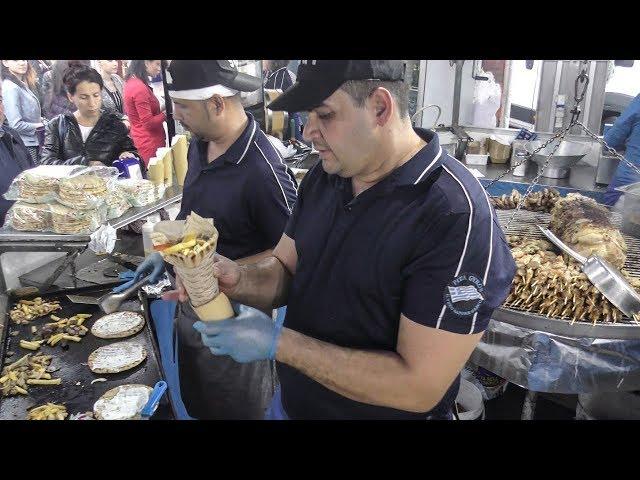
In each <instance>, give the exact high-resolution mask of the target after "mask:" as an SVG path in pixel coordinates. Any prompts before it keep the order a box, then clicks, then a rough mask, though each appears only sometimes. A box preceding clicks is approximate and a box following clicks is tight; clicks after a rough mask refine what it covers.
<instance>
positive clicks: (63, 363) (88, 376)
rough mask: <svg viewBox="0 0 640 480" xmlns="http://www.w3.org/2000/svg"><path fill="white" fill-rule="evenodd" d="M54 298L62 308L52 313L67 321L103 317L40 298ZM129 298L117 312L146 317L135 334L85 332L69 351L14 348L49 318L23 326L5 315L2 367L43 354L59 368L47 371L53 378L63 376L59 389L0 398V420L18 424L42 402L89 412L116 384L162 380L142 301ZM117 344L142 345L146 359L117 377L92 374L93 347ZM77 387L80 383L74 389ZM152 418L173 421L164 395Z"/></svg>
mask: <svg viewBox="0 0 640 480" xmlns="http://www.w3.org/2000/svg"><path fill="white" fill-rule="evenodd" d="M56 297H57V298H58V299H59V300H60V305H61V306H62V307H63V308H62V310H59V311H57V312H53V314H54V315H57V316H58V317H61V318H62V317H70V316H72V315H75V314H76V313H91V314H93V317H91V318H90V319H88V320H87V321H85V322H84V324H83V325H85V326H86V327H87V328H89V329H90V328H91V326H92V325H93V323H94V322H95V321H96V320H97V319H98V318H100V317H102V316H103V315H104V313H102V312H101V311H100V309H99V307H98V306H97V305H86V304H74V303H71V302H70V301H69V300H67V298H66V297H65V296H63V295H58V296H55V297H52V296H49V297H44V299H45V300H49V299H51V298H56ZM143 300H144V301H143V302H141V301H140V299H134V300H129V301H127V302H125V303H123V304H122V307H121V309H120V310H133V311H137V312H139V313H141V314H142V315H143V316H144V317H145V326H144V328H143V329H142V330H141V331H140V332H138V333H137V334H136V335H133V336H132V337H128V338H122V339H102V338H98V337H94V336H93V334H91V333H87V335H85V336H84V337H83V339H82V341H81V342H79V343H74V342H69V348H68V349H67V350H63V349H62V348H60V347H59V346H55V347H50V346H48V345H43V346H42V347H41V348H40V350H38V351H37V352H31V351H28V350H24V349H22V348H20V347H19V342H20V340H21V339H24V340H30V339H31V336H32V335H31V326H32V325H35V326H38V327H40V326H42V325H43V324H44V323H47V322H50V321H51V319H50V318H49V315H47V316H46V317H42V318H39V319H36V320H33V321H31V322H29V323H28V324H26V325H16V324H14V323H13V322H12V321H11V320H10V319H9V318H8V314H7V318H6V324H5V326H6V328H5V330H6V331H5V332H4V335H0V337H1V338H3V342H2V344H0V359H2V360H3V362H2V363H3V365H8V364H10V363H13V362H14V361H16V360H18V359H19V358H20V357H22V356H23V355H24V354H26V353H34V354H35V353H43V354H49V355H53V359H52V361H51V366H52V367H58V368H59V370H58V371H56V372H54V373H52V377H54V378H62V384H61V385H58V386H41V387H38V386H31V387H30V388H29V395H26V396H25V395H16V396H11V397H0V420H6V419H15V420H21V419H24V418H26V416H27V409H28V408H30V407H34V406H36V405H41V404H44V403H46V402H52V403H64V404H65V405H66V406H67V410H68V413H69V414H73V413H78V412H85V411H91V410H93V404H94V402H95V401H96V400H98V398H100V396H101V395H102V394H103V393H105V392H106V391H107V390H109V389H111V388H113V387H116V386H118V385H124V384H127V383H141V384H145V385H148V386H150V387H153V386H154V385H155V383H156V382H157V381H158V380H161V379H162V378H163V373H162V369H161V363H160V359H159V357H158V347H157V344H156V340H155V338H154V337H153V333H152V331H151V328H152V326H151V323H150V320H151V319H150V316H149V311H148V302H146V299H144V298H143ZM12 306H13V302H9V303H8V305H7V310H9V309H10V308H11V307H12ZM11 332H18V335H17V336H12V335H10V333H11ZM116 342H136V343H141V344H142V345H144V347H145V349H146V350H147V354H148V356H147V359H146V360H145V361H144V362H142V363H141V364H140V365H138V366H137V367H135V368H133V369H131V370H127V371H125V372H121V373H114V374H97V373H93V372H91V370H89V367H88V366H87V365H86V363H87V360H88V358H89V354H90V353H91V352H92V351H94V350H95V349H96V348H98V347H101V346H104V345H108V344H111V343H116ZM8 350H12V351H13V352H15V355H13V356H12V357H11V358H10V359H7V358H6V356H5V354H6V352H7V351H8ZM101 377H102V378H106V379H107V381H106V382H97V383H94V384H93V385H92V384H91V381H92V380H94V379H96V378H101ZM77 384H79V385H77ZM153 418H154V419H170V418H173V413H172V408H171V404H170V400H169V399H168V395H167V396H164V397H163V399H162V400H161V402H160V404H159V405H158V410H157V411H156V413H155V415H154V417H153Z"/></svg>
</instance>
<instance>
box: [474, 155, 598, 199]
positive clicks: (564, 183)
mask: <svg viewBox="0 0 640 480" xmlns="http://www.w3.org/2000/svg"><path fill="white" fill-rule="evenodd" d="M465 165H467V164H466V163H465ZM467 168H475V169H476V170H478V171H479V172H480V173H482V174H483V175H484V177H483V178H480V179H479V180H480V181H481V183H482V184H483V185H485V186H486V185H487V184H488V183H490V182H491V180H493V179H494V178H496V177H498V176H499V175H501V174H502V173H504V172H505V171H506V170H508V169H509V168H510V164H509V163H505V164H500V163H489V164H487V165H467ZM537 174H538V165H536V164H535V163H533V162H529V164H528V165H527V170H526V173H525V175H524V176H523V177H517V176H515V175H512V174H511V173H508V174H507V175H505V176H504V177H503V178H502V179H501V180H500V181H499V182H497V184H496V185H494V186H492V187H491V189H490V192H489V193H490V194H492V195H497V194H499V192H497V191H494V189H497V188H498V186H499V184H501V183H502V184H510V186H509V187H508V188H509V189H510V188H516V189H517V190H520V188H519V187H521V188H522V189H524V188H526V186H528V185H530V184H531V182H532V181H533V179H534V178H535V177H536V175H537ZM595 177H596V169H595V167H593V166H591V165H588V164H585V163H578V164H577V165H575V166H574V167H572V168H571V172H570V173H569V177H568V178H547V177H540V179H539V182H538V185H540V186H541V187H554V188H557V189H559V190H564V189H566V190H568V191H580V192H583V193H589V192H590V193H592V194H596V195H600V194H603V193H604V192H605V191H606V190H607V187H602V186H600V185H596V183H595ZM500 193H502V192H500ZM591 196H595V195H591Z"/></svg>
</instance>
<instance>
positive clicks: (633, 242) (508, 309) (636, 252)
mask: <svg viewBox="0 0 640 480" xmlns="http://www.w3.org/2000/svg"><path fill="white" fill-rule="evenodd" d="M495 212H496V214H497V216H498V222H499V223H500V226H501V227H502V230H503V232H505V235H519V236H522V237H525V238H531V239H542V240H547V238H546V237H545V236H544V235H543V234H542V233H541V232H540V230H539V229H538V227H537V225H545V226H547V225H549V223H550V221H551V214H549V213H546V212H533V211H529V210H520V211H519V212H518V214H517V216H516V218H515V219H514V221H513V222H511V225H509V228H508V229H507V230H505V226H506V225H507V223H508V221H509V218H511V215H512V214H513V211H512V210H499V209H495ZM610 215H611V216H610V219H611V222H612V223H613V225H614V226H615V227H616V228H618V229H620V227H621V224H622V216H621V215H620V214H619V213H617V212H610ZM622 237H623V238H624V240H625V241H626V242H627V247H628V249H627V260H626V262H625V264H624V269H625V270H626V271H627V272H628V273H629V275H631V276H632V277H637V278H640V240H639V239H637V238H635V237H631V236H629V235H626V234H624V233H623V234H622ZM494 318H495V319H496V320H501V321H507V322H508V323H514V324H518V325H520V326H525V327H526V326H528V325H529V326H530V328H534V326H537V327H538V328H539V327H540V326H542V325H544V324H546V323H547V322H548V323H550V325H551V327H552V328H551V329H552V330H558V329H560V330H562V332H563V333H567V331H570V330H568V329H567V328H566V326H561V325H559V324H558V322H562V323H563V324H566V325H569V326H570V328H571V329H573V327H575V328H576V330H575V331H580V330H582V331H584V330H585V328H584V327H588V331H589V333H588V334H587V335H586V336H599V337H601V338H619V337H620V335H621V334H620V332H621V331H622V330H621V329H619V328H617V329H616V328H609V330H610V332H609V334H605V333H604V331H603V329H602V328H597V327H604V328H607V327H616V326H619V327H624V328H623V330H625V331H626V330H628V329H629V328H631V329H633V330H637V335H640V324H638V323H637V322H635V321H634V320H633V319H630V318H629V317H627V316H625V315H623V316H622V318H621V319H620V320H618V321H617V322H615V323H614V322H605V321H598V322H597V323H596V324H595V325H594V324H593V322H590V321H581V320H577V321H576V322H574V323H573V324H571V322H570V320H571V319H568V318H566V317H556V316H549V317H547V316H545V315H541V314H538V313H534V312H528V311H526V310H524V309H522V308H519V307H517V306H516V307H514V306H511V305H510V304H506V303H505V304H504V305H503V306H502V307H500V308H499V309H498V310H496V313H494ZM614 330H616V331H617V332H618V333H616V334H614V336H613V337H611V336H610V335H611V333H613V331H614ZM598 331H600V332H601V333H602V334H601V335H594V334H595V333H597V332H598ZM627 334H628V332H627ZM635 335H636V334H635V332H634V335H633V336H634V337H635ZM625 336H626V335H625Z"/></svg>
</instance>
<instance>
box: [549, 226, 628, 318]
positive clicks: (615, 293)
mask: <svg viewBox="0 0 640 480" xmlns="http://www.w3.org/2000/svg"><path fill="white" fill-rule="evenodd" d="M538 228H539V229H540V231H541V232H542V233H543V234H544V235H545V237H547V238H548V239H549V240H551V242H552V243H553V244H554V245H556V246H557V247H558V248H559V249H560V250H562V251H563V252H564V253H566V254H567V255H569V256H570V257H572V258H574V259H575V260H577V261H578V263H580V268H581V269H582V271H583V272H584V274H585V275H586V276H587V278H588V279H589V281H591V283H593V285H594V286H595V287H596V288H597V289H598V291H600V293H602V295H604V296H605V297H606V298H607V300H609V301H610V302H611V303H612V304H614V305H615V306H616V307H617V308H618V310H620V311H621V312H622V313H624V314H625V315H626V316H627V317H629V318H633V319H634V320H635V317H634V315H637V314H638V313H639V312H640V295H638V292H636V291H635V289H634V288H633V287H632V286H631V285H630V284H629V282H627V279H626V278H624V277H623V276H622V274H621V273H620V271H619V270H618V269H617V268H615V267H614V266H613V265H611V264H610V263H609V262H607V261H606V260H605V259H604V258H600V257H598V256H597V255H591V256H590V257H589V258H586V257H584V256H582V255H580V254H579V253H578V252H576V251H575V250H573V249H572V248H570V247H569V246H568V245H566V244H565V243H564V242H563V241H562V240H560V239H559V238H558V237H556V236H555V235H554V234H553V233H552V232H551V231H550V230H549V229H548V228H545V227H543V226H541V225H538Z"/></svg>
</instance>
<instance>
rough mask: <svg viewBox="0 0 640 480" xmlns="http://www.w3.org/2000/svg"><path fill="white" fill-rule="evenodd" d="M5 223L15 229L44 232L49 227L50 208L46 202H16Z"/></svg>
mask: <svg viewBox="0 0 640 480" xmlns="http://www.w3.org/2000/svg"><path fill="white" fill-rule="evenodd" d="M7 223H8V224H10V225H11V226H12V227H13V228H15V229H16V230H23V231H35V232H45V231H47V230H49V229H50V228H51V209H50V208H49V205H47V204H40V203H25V202H16V203H14V204H13V206H12V207H11V210H9V214H8V215H7Z"/></svg>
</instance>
